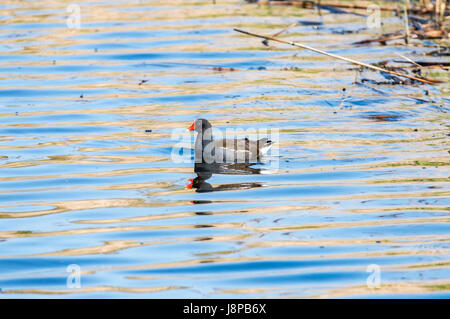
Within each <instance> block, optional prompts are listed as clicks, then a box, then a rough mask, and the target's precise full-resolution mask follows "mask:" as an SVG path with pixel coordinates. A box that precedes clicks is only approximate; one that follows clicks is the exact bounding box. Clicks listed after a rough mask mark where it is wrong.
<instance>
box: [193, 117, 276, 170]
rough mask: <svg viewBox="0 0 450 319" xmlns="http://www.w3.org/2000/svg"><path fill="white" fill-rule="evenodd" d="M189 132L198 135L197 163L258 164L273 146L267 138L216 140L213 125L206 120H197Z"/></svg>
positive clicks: (196, 147) (196, 141)
mask: <svg viewBox="0 0 450 319" xmlns="http://www.w3.org/2000/svg"><path fill="white" fill-rule="evenodd" d="M188 130H189V131H195V132H197V133H198V134H197V138H196V140H195V163H208V164H213V163H235V162H242V161H243V162H246V163H249V162H257V161H259V160H260V159H261V158H262V157H263V156H264V155H265V154H266V153H267V152H268V151H269V149H270V147H271V146H272V144H273V143H272V141H271V140H269V139H268V138H265V137H264V138H261V139H259V140H257V141H251V140H249V139H248V138H247V137H246V138H242V139H238V138H234V139H218V140H215V139H214V138H213V136H212V126H211V123H209V121H208V120H205V119H198V120H196V121H195V122H194V123H192V124H191V126H189V128H188Z"/></svg>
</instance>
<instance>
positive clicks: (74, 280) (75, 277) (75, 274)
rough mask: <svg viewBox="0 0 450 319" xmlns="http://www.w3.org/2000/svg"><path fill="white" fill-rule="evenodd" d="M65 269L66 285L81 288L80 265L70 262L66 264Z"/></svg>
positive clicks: (71, 287)
mask: <svg viewBox="0 0 450 319" xmlns="http://www.w3.org/2000/svg"><path fill="white" fill-rule="evenodd" d="M66 271H67V272H68V273H69V275H68V276H67V281H66V286H67V288H69V289H80V288H81V267H80V266H78V265H77V264H71V265H69V266H67V269H66Z"/></svg>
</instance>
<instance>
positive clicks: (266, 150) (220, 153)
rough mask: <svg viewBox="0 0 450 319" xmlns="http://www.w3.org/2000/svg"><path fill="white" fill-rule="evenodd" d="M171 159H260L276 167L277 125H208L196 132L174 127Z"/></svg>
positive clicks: (221, 161)
mask: <svg viewBox="0 0 450 319" xmlns="http://www.w3.org/2000/svg"><path fill="white" fill-rule="evenodd" d="M171 138H172V140H174V141H176V143H175V145H174V146H173V148H172V152H171V159H172V161H173V162H174V163H191V164H193V163H206V164H230V163H240V162H246V163H251V162H264V163H266V164H268V165H270V168H271V169H278V167H279V140H280V138H279V129H278V128H271V129H264V128H259V129H255V128H247V129H245V130H244V129H230V128H227V129H226V130H220V129H217V128H209V129H207V130H205V131H202V132H198V133H197V134H189V133H187V132H186V130H185V129H174V130H173V131H172V136H171Z"/></svg>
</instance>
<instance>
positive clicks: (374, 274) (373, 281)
mask: <svg viewBox="0 0 450 319" xmlns="http://www.w3.org/2000/svg"><path fill="white" fill-rule="evenodd" d="M366 272H370V273H371V274H370V275H369V277H367V280H366V284H367V287H368V288H370V289H374V288H380V287H381V268H380V266H379V265H377V264H371V265H369V266H367V269H366Z"/></svg>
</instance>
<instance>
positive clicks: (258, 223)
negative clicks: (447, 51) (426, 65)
mask: <svg viewBox="0 0 450 319" xmlns="http://www.w3.org/2000/svg"><path fill="white" fill-rule="evenodd" d="M78 3H79V5H80V6H81V28H80V29H70V28H68V27H67V24H66V18H67V15H68V13H67V11H66V8H67V5H68V2H67V1H62V0H48V1H45V5H43V3H42V1H19V0H5V1H2V4H0V10H1V12H2V15H1V17H0V24H1V28H0V52H1V53H0V117H1V122H0V217H1V219H0V288H1V291H2V294H0V296H2V297H4V298H5V297H7V298H9V297H86V298H91V297H124V298H127V297H138V298H139V297H146V298H161V297H166V298H174V297H176V298H180V297H201V298H203V297H207V298H211V297H238V298H240V297H250V298H257V297H275V298H278V297H380V296H381V297H387V296H388V297H389V296H396V297H416V296H419V297H433V298H434V297H446V298H448V297H450V268H449V266H450V255H449V251H450V250H449V248H450V246H449V242H450V216H449V208H448V207H449V194H450V192H449V186H448V182H449V178H448V173H449V157H448V156H449V154H448V141H449V139H448V123H449V122H448V119H449V117H448V110H449V108H448V107H449V103H448V102H449V99H448V86H447V83H443V84H440V85H436V86H433V87H431V86H428V85H395V86H394V85H375V84H373V82H371V81H383V80H384V78H383V77H382V76H381V75H380V74H377V73H374V72H368V71H367V72H363V73H359V72H357V71H356V70H355V69H354V68H353V67H352V66H350V65H348V64H346V63H341V62H336V61H333V60H330V59H329V58H327V57H323V56H318V55H317V54H314V53H310V52H306V51H302V50H296V49H293V48H291V47H286V46H283V45H281V44H274V43H270V44H269V45H270V47H266V46H264V45H263V44H262V43H261V41H260V40H258V39H255V38H249V37H246V36H244V35H240V34H237V33H236V32H234V31H233V30H232V28H233V27H240V28H243V29H247V30H252V31H254V32H259V33H263V34H271V33H275V32H276V31H278V30H280V29H282V28H284V27H285V26H287V25H289V24H291V23H292V22H295V21H299V20H301V21H316V22H323V24H322V25H319V26H313V25H310V24H309V23H304V24H305V25H303V26H298V27H297V28H294V29H291V30H289V31H288V32H287V33H286V35H284V38H288V39H293V40H296V41H298V42H302V43H306V44H309V45H311V46H315V47H318V48H321V49H324V50H328V51H330V52H333V53H336V54H340V55H344V56H347V57H352V58H355V59H359V60H364V61H365V62H370V63H373V62H377V61H381V60H386V59H392V58H393V57H395V58H397V57H398V56H396V55H395V53H400V54H402V55H407V56H412V55H413V54H421V53H422V52H426V51H427V50H429V48H426V47H407V46H402V45H388V46H378V45H373V46H368V47H355V46H352V45H351V43H352V42H354V41H357V40H361V39H365V38H368V37H370V36H373V35H374V34H376V33H377V31H376V30H375V31H374V30H370V29H366V20H365V18H364V17H361V16H358V15H353V14H339V15H338V14H331V13H329V12H326V11H323V12H321V14H322V16H319V15H318V13H317V12H316V11H313V10H302V9H298V8H286V7H273V8H270V7H264V6H261V7H258V6H256V5H247V4H242V3H240V2H238V1H234V0H224V1H222V0H218V1H217V4H216V5H213V4H212V1H204V2H198V1H170V4H169V2H165V1H150V0H148V1H147V0H140V1H136V0H135V1H120V0H108V1H103V0H100V1H92V2H91V1H79V2H78ZM362 13H364V12H362ZM383 23H384V27H383V28H384V31H389V30H396V29H398V28H401V25H402V22H401V21H400V20H399V19H398V18H396V17H393V16H390V15H386V16H383ZM349 31H356V32H354V33H350V32H349ZM378 32H380V31H378ZM218 66H220V67H228V68H233V70H234V71H229V70H228V69H221V70H220V69H215V68H214V67H218ZM444 76H445V75H444ZM355 79H356V80H357V83H358V84H354V81H355ZM362 79H367V80H368V81H364V82H362V81H361V80H362ZM343 89H345V90H343ZM200 116H201V117H204V118H207V119H209V120H210V121H211V123H212V124H213V125H214V127H217V128H219V129H224V128H228V127H232V128H243V129H246V128H249V127H252V128H256V129H258V128H266V129H279V130H280V142H279V144H278V151H279V157H278V159H279V163H278V164H279V169H278V170H273V169H269V168H268V167H266V165H265V164H264V163H263V164H259V165H256V166H252V167H250V168H247V169H245V170H243V171H242V172H240V174H213V176H211V178H209V179H208V180H207V183H208V184H209V185H207V186H208V188H207V189H206V190H207V191H201V189H195V188H191V189H190V188H187V187H186V186H187V185H188V184H189V180H188V179H193V178H195V177H196V174H195V173H194V169H193V164H192V163H175V162H174V161H173V160H172V159H171V152H172V147H173V145H174V144H175V143H176V141H175V140H174V139H173V138H172V136H171V134H172V132H173V130H174V129H176V128H177V129H184V128H187V127H188V126H189V125H190V124H191V123H192V121H193V120H194V119H196V118H198V117H200ZM146 130H151V132H146ZM186 134H188V133H186ZM72 264H75V265H78V266H79V267H80V269H81V277H80V278H81V287H79V288H77V287H72V286H71V285H70V284H72V283H74V282H76V280H75V281H69V285H67V283H68V281H67V279H68V276H69V273H68V272H67V271H68V266H69V265H72ZM372 264H376V265H378V266H379V267H380V268H379V269H380V275H381V283H380V287H379V288H369V287H368V286H367V285H366V281H367V279H368V277H369V276H370V275H375V274H376V273H373V274H372V273H371V272H367V270H368V266H369V265H372ZM75 267H76V266H75ZM375 267H376V266H375ZM370 269H372V268H370V267H369V270H370ZM70 278H72V277H70ZM70 278H69V279H70ZM372 278H373V277H372Z"/></svg>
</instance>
